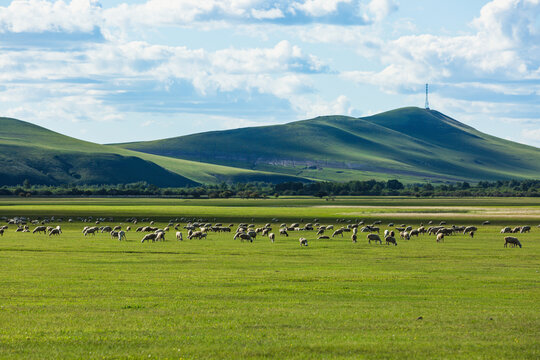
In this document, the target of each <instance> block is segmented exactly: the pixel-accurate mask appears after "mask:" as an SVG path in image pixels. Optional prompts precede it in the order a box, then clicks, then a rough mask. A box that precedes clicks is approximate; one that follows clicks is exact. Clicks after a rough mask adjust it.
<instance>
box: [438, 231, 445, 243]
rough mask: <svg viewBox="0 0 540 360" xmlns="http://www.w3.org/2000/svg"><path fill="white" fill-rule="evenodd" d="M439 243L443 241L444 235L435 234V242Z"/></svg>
mask: <svg viewBox="0 0 540 360" xmlns="http://www.w3.org/2000/svg"><path fill="white" fill-rule="evenodd" d="M441 241H444V234H443V233H439V234H437V242H441Z"/></svg>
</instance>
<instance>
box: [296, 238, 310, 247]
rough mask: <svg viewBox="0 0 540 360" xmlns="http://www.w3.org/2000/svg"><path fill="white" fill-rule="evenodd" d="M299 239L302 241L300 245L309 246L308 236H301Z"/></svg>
mask: <svg viewBox="0 0 540 360" xmlns="http://www.w3.org/2000/svg"><path fill="white" fill-rule="evenodd" d="M298 241H299V242H300V246H308V242H307V239H306V238H300V239H298Z"/></svg>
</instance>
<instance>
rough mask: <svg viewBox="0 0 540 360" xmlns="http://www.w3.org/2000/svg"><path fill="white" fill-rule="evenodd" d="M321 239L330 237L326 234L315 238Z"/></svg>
mask: <svg viewBox="0 0 540 360" xmlns="http://www.w3.org/2000/svg"><path fill="white" fill-rule="evenodd" d="M321 239H330V236H327V235H321V236H319V237H318V238H317V240H321Z"/></svg>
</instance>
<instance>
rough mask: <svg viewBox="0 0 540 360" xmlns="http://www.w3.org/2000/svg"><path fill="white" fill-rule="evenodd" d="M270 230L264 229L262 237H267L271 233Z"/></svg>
mask: <svg viewBox="0 0 540 360" xmlns="http://www.w3.org/2000/svg"><path fill="white" fill-rule="evenodd" d="M269 229H270V228H264V229H263V230H262V232H261V235H262V236H267V235H268V232H269V231H270V230H269Z"/></svg>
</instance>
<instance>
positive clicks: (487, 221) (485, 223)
mask: <svg viewBox="0 0 540 360" xmlns="http://www.w3.org/2000/svg"><path fill="white" fill-rule="evenodd" d="M489 224H491V223H490V222H489V220H486V221H484V222H483V223H482V225H489Z"/></svg>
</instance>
